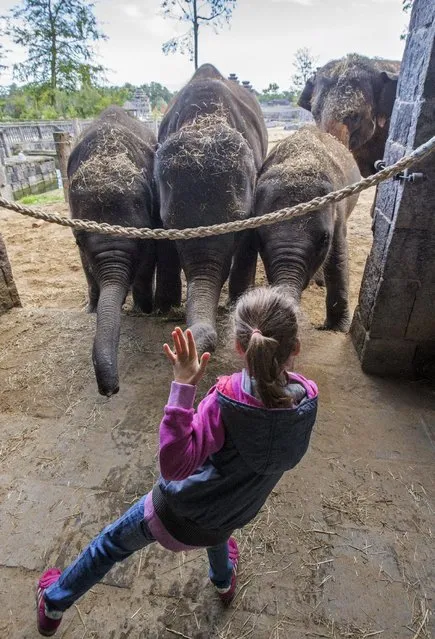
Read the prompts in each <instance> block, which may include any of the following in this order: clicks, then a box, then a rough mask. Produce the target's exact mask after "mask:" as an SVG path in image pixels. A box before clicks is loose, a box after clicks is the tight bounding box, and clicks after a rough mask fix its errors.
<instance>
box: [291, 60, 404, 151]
mask: <svg viewBox="0 0 435 639" xmlns="http://www.w3.org/2000/svg"><path fill="white" fill-rule="evenodd" d="M399 66H400V63H399V62H397V63H396V62H389V61H386V60H369V59H368V58H364V57H362V56H359V55H349V56H347V57H346V58H343V59H341V60H333V61H331V62H328V64H326V65H325V66H324V67H322V68H319V69H317V71H316V73H315V74H314V75H313V76H312V77H311V78H310V79H309V80H308V81H307V83H306V85H305V87H304V90H303V91H302V93H301V96H300V98H299V102H298V104H299V106H301V107H303V108H304V109H307V110H308V111H311V113H312V114H313V117H314V119H315V121H316V123H317V125H318V126H319V127H320V128H321V129H323V130H324V131H327V132H328V133H331V135H333V136H334V137H336V138H337V139H338V140H340V141H341V142H342V143H343V144H345V145H346V146H347V147H348V148H349V149H350V150H351V151H352V152H353V153H354V154H355V153H357V152H358V150H359V149H361V147H363V146H364V145H365V144H367V143H368V142H369V141H370V140H372V138H373V137H374V136H375V135H378V134H379V133H381V132H384V135H383V136H382V137H383V139H384V143H385V140H386V137H387V133H388V127H389V122H390V117H391V112H392V110H393V105H394V100H395V96H396V89H397V79H398V76H397V73H398V71H399ZM393 71H395V73H394V72H393ZM382 151H383V149H382ZM375 159H379V158H375Z"/></svg>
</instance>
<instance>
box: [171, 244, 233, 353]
mask: <svg viewBox="0 0 435 639" xmlns="http://www.w3.org/2000/svg"><path fill="white" fill-rule="evenodd" d="M177 246H178V250H179V253H180V258H181V264H182V267H183V270H184V273H185V275H186V280H187V300H186V316H187V317H186V319H187V325H188V326H189V328H190V329H191V330H192V333H193V336H194V337H195V341H196V345H197V348H198V351H199V352H205V351H214V350H215V348H216V345H217V332H216V314H217V307H218V302H219V295H220V292H221V288H222V286H223V283H224V282H225V280H226V279H227V277H228V275H229V272H230V266H231V258H232V254H233V249H234V237H233V236H231V235H229V236H222V237H212V238H204V239H201V240H189V241H188V242H186V243H182V242H179V243H177Z"/></svg>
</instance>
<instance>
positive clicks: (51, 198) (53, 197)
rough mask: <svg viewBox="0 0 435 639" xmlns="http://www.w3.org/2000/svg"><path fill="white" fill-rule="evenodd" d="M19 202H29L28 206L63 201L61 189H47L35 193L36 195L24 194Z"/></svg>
mask: <svg viewBox="0 0 435 639" xmlns="http://www.w3.org/2000/svg"><path fill="white" fill-rule="evenodd" d="M18 201H19V202H21V204H29V205H30V206H33V205H37V206H40V205H42V204H56V202H64V199H63V189H56V190H54V191H47V192H46V193H37V194H36V195H25V196H24V197H22V198H21V199H20V200H18Z"/></svg>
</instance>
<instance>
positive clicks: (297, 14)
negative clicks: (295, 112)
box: [0, 0, 409, 90]
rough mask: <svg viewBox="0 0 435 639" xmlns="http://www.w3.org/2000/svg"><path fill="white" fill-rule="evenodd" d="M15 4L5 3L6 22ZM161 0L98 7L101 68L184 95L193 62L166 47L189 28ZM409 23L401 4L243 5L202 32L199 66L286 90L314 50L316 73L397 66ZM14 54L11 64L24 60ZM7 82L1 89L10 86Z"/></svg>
mask: <svg viewBox="0 0 435 639" xmlns="http://www.w3.org/2000/svg"><path fill="white" fill-rule="evenodd" d="M15 4H17V2H13V1H10V0H0V15H5V14H6V13H7V12H8V10H9V9H10V8H11V7H12V6H14V5H15ZM160 6H161V1H160V0H141V1H137V0H124V1H121V2H120V1H119V0H99V1H97V3H96V9H95V10H96V14H97V17H98V19H99V20H100V23H101V27H102V29H103V31H104V32H105V33H106V35H107V36H108V37H109V39H108V40H107V41H106V42H101V43H99V44H98V54H99V62H101V63H102V64H104V65H105V66H106V67H108V69H109V70H108V72H107V80H108V82H109V83H110V84H124V82H131V83H132V84H143V83H148V82H151V81H155V82H160V83H162V84H164V85H166V86H167V87H168V88H169V89H171V90H175V89H179V88H180V87H181V86H182V85H183V84H185V82H187V81H188V79H189V77H190V76H191V75H192V72H193V63H192V62H191V61H189V59H188V56H183V55H180V54H176V55H168V56H165V55H164V54H163V53H162V44H163V43H164V42H165V41H166V40H168V39H169V38H171V37H173V36H175V35H178V34H180V33H182V32H183V31H184V30H185V25H180V23H177V22H176V21H173V20H171V19H168V18H164V17H163V16H162V14H161V10H160ZM408 19H409V18H408V16H407V15H405V14H404V13H403V12H402V0H237V4H236V8H235V10H234V13H233V17H232V20H231V24H230V26H225V27H224V28H223V29H222V30H220V31H219V32H218V33H215V31H214V30H213V28H210V27H202V28H201V29H200V42H199V62H200V64H201V63H203V62H211V63H212V64H214V65H215V66H217V68H218V69H219V71H220V72H221V73H223V74H224V75H226V76H227V75H228V74H229V73H236V74H237V75H238V77H239V79H240V80H249V81H250V82H251V83H252V85H253V86H254V87H255V88H256V89H257V90H261V89H263V88H265V87H267V86H268V85H269V83H270V82H276V83H277V84H278V85H279V86H280V87H281V88H282V89H288V88H289V86H290V84H291V76H292V74H293V73H294V68H293V66H292V62H293V57H294V54H295V51H296V50H297V49H298V48H300V47H308V48H309V49H310V50H311V53H312V54H313V55H314V56H316V57H317V59H318V65H319V66H320V65H322V64H325V63H326V62H328V60H332V59H334V58H340V57H342V56H344V55H345V54H346V53H361V54H363V55H367V56H369V57H372V56H378V57H384V58H388V59H395V60H399V59H400V58H401V57H402V54H403V47H404V42H403V41H402V40H400V34H401V33H402V31H403V29H404V27H405V25H406V22H407V20H408ZM5 45H6V46H7V47H8V48H9V49H11V53H10V55H9V60H8V61H9V63H10V64H12V63H14V62H17V61H19V60H20V59H22V58H23V53H22V51H20V50H19V49H17V48H16V47H15V46H14V45H11V44H10V43H8V42H6V41H5ZM10 82H11V75H10V74H7V73H6V74H3V75H2V78H1V79H0V84H9V83H10Z"/></svg>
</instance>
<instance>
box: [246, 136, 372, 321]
mask: <svg viewBox="0 0 435 639" xmlns="http://www.w3.org/2000/svg"><path fill="white" fill-rule="evenodd" d="M359 178H360V174H359V171H358V166H357V164H356V162H355V160H354V158H353V157H352V155H351V153H350V152H349V151H348V150H347V149H346V148H345V147H344V146H343V145H342V144H341V143H340V142H338V141H337V140H336V139H335V138H334V137H332V136H331V135H330V134H329V133H325V132H324V131H321V130H320V129H319V128H317V127H316V126H314V125H310V126H305V127H303V128H301V129H299V130H298V131H297V132H295V133H294V134H293V135H290V136H288V137H287V138H285V139H284V140H282V141H281V142H279V143H278V144H277V145H276V146H275V147H274V148H273V150H272V151H271V152H270V153H269V155H268V157H267V158H266V161H265V162H264V165H263V168H262V170H261V172H260V175H259V177H258V183H257V189H256V196H255V204H254V215H255V216H260V215H263V214H265V213H270V212H272V211H276V210H279V209H282V208H285V207H291V206H295V205H296V204H299V203H301V202H308V201H309V200H311V199H312V198H314V197H322V196H324V195H326V194H328V193H330V192H332V191H334V190H336V189H340V188H343V187H344V186H346V185H347V184H351V183H353V182H354V181H358V179H359ZM357 200H358V195H353V196H351V197H349V198H347V199H346V200H342V201H341V202H337V203H332V204H328V205H326V206H323V207H322V208H320V209H319V210H317V211H314V212H311V213H307V214H305V215H303V216H301V217H297V218H294V219H290V220H286V221H284V222H280V223H278V224H274V225H271V226H261V227H259V228H258V229H257V230H256V231H253V232H252V234H251V243H252V245H253V246H254V248H255V249H256V251H258V252H259V253H260V255H261V258H262V261H263V263H264V268H265V271H266V276H267V279H268V282H269V283H270V284H271V285H276V286H282V287H284V288H285V289H286V290H287V291H288V293H289V295H292V296H293V297H294V298H295V299H296V301H298V302H299V301H300V298H301V295H302V291H303V290H304V289H305V288H306V287H307V286H308V284H309V282H310V280H311V279H312V278H313V277H314V276H315V274H316V273H317V272H319V269H320V272H323V274H324V277H325V284H326V320H325V322H324V324H323V326H322V327H320V328H323V329H327V330H333V331H342V332H347V331H348V329H349V325H350V313H349V303H348V286H349V285H348V278H349V272H348V254H347V240H346V222H347V219H348V217H349V215H350V214H351V212H352V210H353V208H354V206H355V204H356V202H357ZM255 259H256V258H255ZM254 268H255V266H254ZM249 278H250V275H248V274H247V275H246V279H245V282H244V283H243V284H241V286H242V287H243V288H247V287H248V286H249V285H250V280H249Z"/></svg>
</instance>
